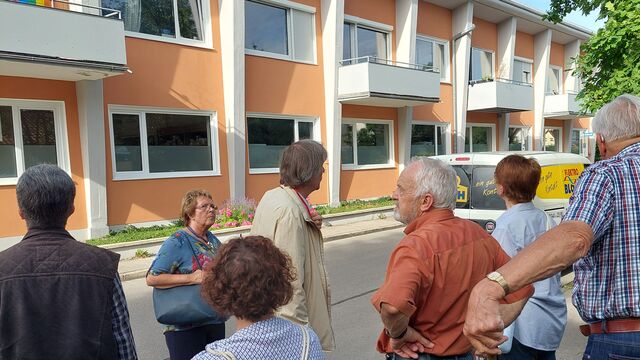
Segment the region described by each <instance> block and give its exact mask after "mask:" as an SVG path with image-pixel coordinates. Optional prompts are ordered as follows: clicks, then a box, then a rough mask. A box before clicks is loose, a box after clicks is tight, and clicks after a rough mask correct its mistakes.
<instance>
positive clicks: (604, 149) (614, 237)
mask: <svg viewBox="0 0 640 360" xmlns="http://www.w3.org/2000/svg"><path fill="white" fill-rule="evenodd" d="M592 126H593V131H594V132H595V133H596V143H597V145H598V149H599V150H600V154H601V155H602V158H603V159H604V160H602V161H600V162H598V163H596V164H593V165H591V166H590V167H589V168H587V169H585V171H584V172H583V173H582V175H581V176H580V179H579V180H578V182H577V184H576V187H575V190H574V193H573V196H572V198H571V201H570V203H569V207H568V209H567V212H566V214H565V216H564V218H563V219H562V223H561V224H560V225H559V226H557V227H556V228H554V229H552V230H550V231H548V232H547V233H545V234H544V235H542V236H541V237H540V238H539V239H538V240H537V241H535V242H534V243H533V244H532V245H531V246H528V247H527V248H525V249H524V250H523V251H522V252H521V253H519V254H518V255H517V256H516V257H515V258H513V260H512V261H510V262H509V263H508V264H506V265H505V266H503V267H502V268H500V269H498V272H499V273H500V274H502V277H503V279H501V280H504V281H505V282H506V284H507V286H500V285H499V284H498V283H496V281H495V280H494V281H491V280H489V279H485V280H483V281H481V282H480V283H478V285H476V287H475V288H474V290H473V291H472V294H471V297H470V299H469V308H468V310H467V319H466V324H465V334H466V335H467V337H469V339H470V340H471V342H472V344H473V345H474V347H475V348H476V350H477V351H478V352H479V353H482V354H498V353H499V350H498V348H497V345H498V344H500V343H502V342H503V341H504V340H506V338H505V337H504V336H503V335H502V329H503V327H504V324H503V322H502V319H501V318H500V315H499V313H498V311H497V309H498V301H499V300H500V299H502V298H503V297H504V296H505V295H506V294H505V293H507V292H511V291H515V290H517V289H519V288H521V287H522V286H524V285H526V284H529V283H532V282H534V281H538V280H541V279H544V278H547V277H549V276H551V275H553V274H555V273H557V272H558V271H560V270H562V269H564V268H565V267H567V266H569V265H570V264H572V263H574V262H576V261H577V262H576V263H575V265H574V271H575V281H574V289H573V304H574V305H575V306H576V308H577V309H578V312H579V313H580V316H581V317H582V319H583V320H584V321H585V322H587V324H588V325H583V326H581V331H582V333H583V334H585V335H586V336H589V340H588V342H587V348H586V350H585V353H584V358H583V359H613V358H615V359H640V346H638V344H640V98H638V97H636V96H632V95H622V96H619V97H618V98H616V99H615V100H613V101H612V102H610V103H608V104H606V105H605V106H604V107H602V109H600V111H598V113H597V115H596V117H595V118H594V120H593V124H592Z"/></svg>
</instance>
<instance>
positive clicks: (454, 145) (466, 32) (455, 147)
mask: <svg viewBox="0 0 640 360" xmlns="http://www.w3.org/2000/svg"><path fill="white" fill-rule="evenodd" d="M475 28H476V25H475V24H471V27H469V28H467V29H465V30H464V31H462V32H460V33H457V34H455V35H453V37H452V38H451V43H452V45H453V64H452V67H453V84H454V86H456V84H457V81H456V74H457V73H458V72H457V71H456V58H457V56H456V41H458V40H460V38H462V37H463V36H467V35H470V34H471V32H473V30H474V29H475ZM456 90H457V89H455V88H454V89H453V124H454V125H456V124H457V123H458V111H457V110H456V104H457V103H458V102H457V101H458V100H457V96H456ZM453 133H454V134H455V133H456V132H455V131H454V132H453ZM451 147H452V148H453V150H452V151H451V153H452V154H456V153H457V152H458V139H457V137H456V138H455V140H454V141H453V142H452V144H451Z"/></svg>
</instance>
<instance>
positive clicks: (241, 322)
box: [236, 314, 273, 330]
mask: <svg viewBox="0 0 640 360" xmlns="http://www.w3.org/2000/svg"><path fill="white" fill-rule="evenodd" d="M272 317H273V314H269V315H266V316H264V317H263V318H261V319H259V320H258V321H264V320H267V319H270V318H272ZM258 321H251V320H247V319H243V318H236V330H240V329H244V328H246V327H249V326H251V325H253V324H255V323H257V322H258Z"/></svg>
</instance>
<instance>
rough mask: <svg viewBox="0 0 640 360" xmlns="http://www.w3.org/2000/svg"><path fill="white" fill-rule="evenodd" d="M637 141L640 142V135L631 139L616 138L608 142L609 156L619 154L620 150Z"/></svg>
mask: <svg viewBox="0 0 640 360" xmlns="http://www.w3.org/2000/svg"><path fill="white" fill-rule="evenodd" d="M637 142H640V137H638V136H637V137H633V138H630V139H624V140H615V141H612V142H610V143H606V147H607V158H610V157H612V156H615V155H617V154H618V153H619V152H620V151H622V150H623V149H624V148H626V147H627V146H629V145H633V144H635V143H637Z"/></svg>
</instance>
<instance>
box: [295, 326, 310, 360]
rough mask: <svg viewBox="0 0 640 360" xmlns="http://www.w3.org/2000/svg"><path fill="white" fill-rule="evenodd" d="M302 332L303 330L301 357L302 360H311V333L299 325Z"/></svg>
mask: <svg viewBox="0 0 640 360" xmlns="http://www.w3.org/2000/svg"><path fill="white" fill-rule="evenodd" d="M298 326H299V327H300V330H302V354H301V356H300V360H307V359H309V348H310V347H311V345H310V341H309V332H308V331H307V328H306V327H305V326H304V325H300V324H298Z"/></svg>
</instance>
